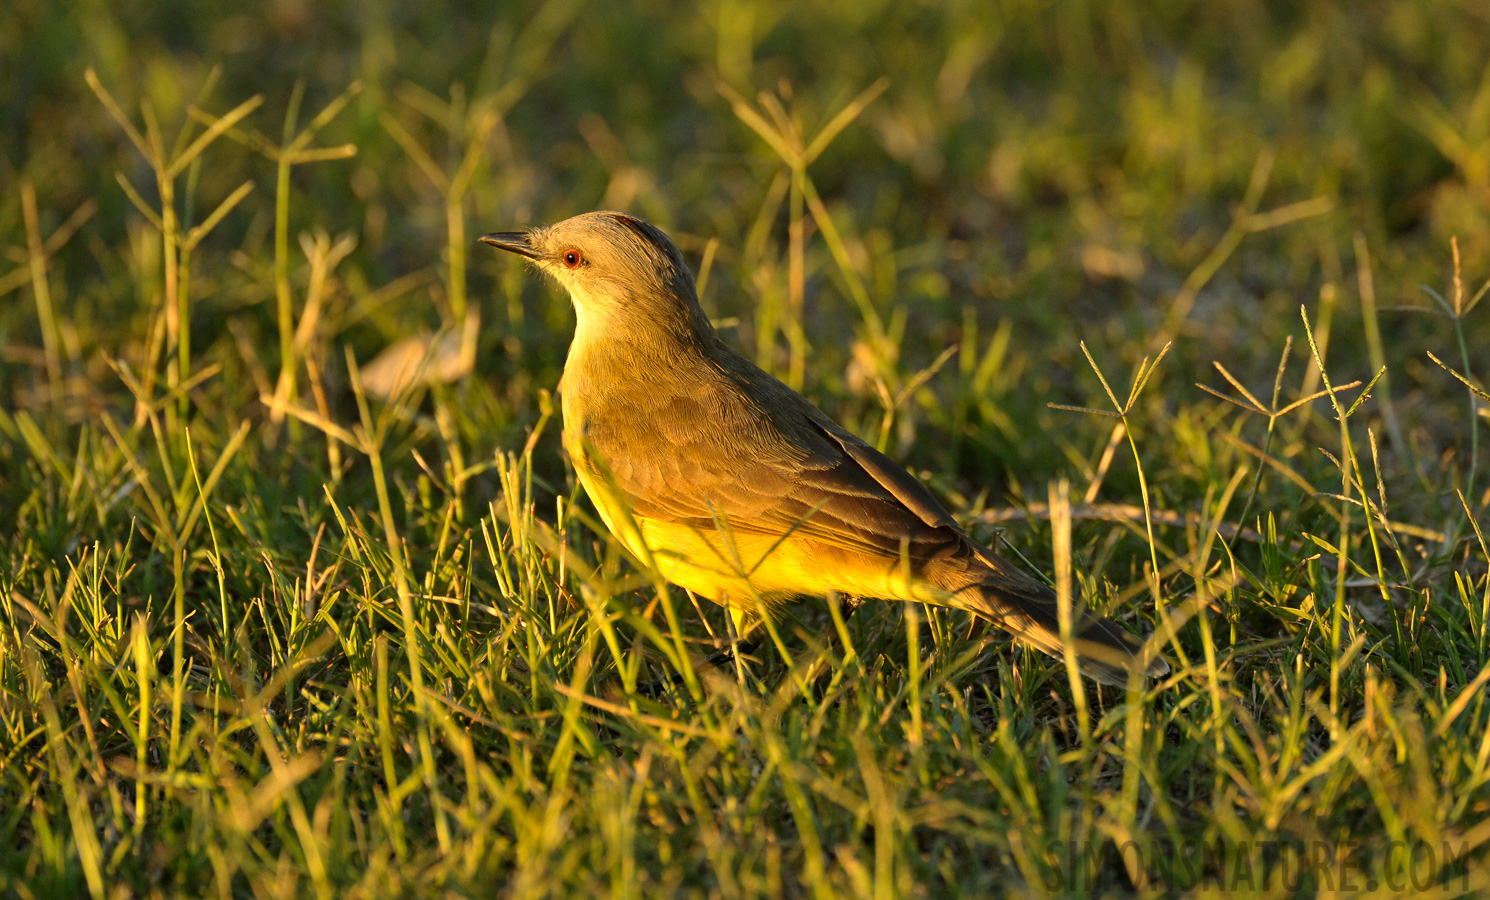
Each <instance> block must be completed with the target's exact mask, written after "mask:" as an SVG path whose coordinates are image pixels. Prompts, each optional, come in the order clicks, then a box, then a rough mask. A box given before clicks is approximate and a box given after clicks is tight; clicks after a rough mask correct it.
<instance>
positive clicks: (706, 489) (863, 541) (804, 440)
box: [585, 359, 966, 559]
mask: <svg viewBox="0 0 1490 900" xmlns="http://www.w3.org/2000/svg"><path fill="white" fill-rule="evenodd" d="M741 362H744V360H743V359H742V360H741ZM746 366H749V368H747V369H744V370H743V371H736V370H734V367H731V369H730V370H723V369H721V370H718V371H717V374H718V375H719V376H720V377H718V378H715V379H708V380H704V381H701V382H700V383H697V384H693V385H689V386H687V388H686V389H685V390H681V391H673V392H670V395H669V396H666V397H651V398H642V397H632V398H629V399H628V402H624V403H620V404H616V406H617V407H618V408H624V409H628V410H629V411H630V415H627V416H614V417H612V416H606V415H604V413H603V412H601V414H599V415H596V416H594V417H593V418H592V419H591V420H590V421H588V422H587V427H586V431H585V434H586V439H587V440H588V441H589V442H590V446H591V449H592V451H593V453H594V454H596V455H598V456H599V457H600V460H601V461H602V462H603V464H604V465H605V467H606V468H607V469H608V470H609V476H610V478H611V479H612V480H613V481H614V483H615V486H616V487H617V488H619V489H620V490H621V492H622V493H623V494H624V495H625V496H626V498H627V500H628V501H629V502H630V504H631V508H632V512H634V513H635V514H637V515H639V516H643V517H646V518H649V519H656V520H661V521H667V522H676V523H679V524H688V525H693V526H694V527H697V528H699V529H701V530H713V529H716V528H718V527H719V523H720V522H721V521H723V522H726V523H728V527H729V528H731V529H733V530H740V531H752V532H757V533H765V534H771V535H784V534H786V533H787V532H788V531H794V532H796V533H800V534H803V535H804V536H810V537H812V538H814V539H817V540H821V541H823V542H825V543H829V544H833V545H835V546H840V547H844V548H846V549H853V550H858V551H861V552H870V553H875V554H882V555H888V556H894V557H898V556H899V555H900V553H901V547H902V542H907V544H906V546H907V551H908V552H909V554H910V557H911V558H913V559H929V558H933V557H940V556H945V555H946V554H948V553H955V552H959V551H961V550H962V549H963V547H962V545H963V544H964V543H965V541H966V537H965V535H964V534H963V533H962V531H961V530H960V529H959V528H958V527H957V525H956V522H955V521H954V520H953V519H952V517H951V516H950V515H948V513H947V511H946V510H945V509H944V508H943V507H942V505H941V504H940V503H938V502H937V500H936V498H934V497H933V496H932V495H931V493H930V492H929V491H927V490H926V488H925V487H924V486H922V484H921V483H920V482H919V481H917V480H916V479H915V478H913V477H911V476H910V475H909V474H908V473H907V472H906V471H905V470H904V469H903V468H901V467H900V466H898V465H896V464H895V463H894V462H893V461H892V460H891V459H890V458H889V457H887V456H885V455H884V454H882V453H880V452H879V451H877V450H875V449H874V448H873V447H870V446H869V445H868V444H866V443H864V442H863V441H861V440H860V439H859V438H857V437H855V436H854V435H853V434H851V433H849V432H848V431H846V430H844V429H843V428H841V427H840V426H838V425H837V424H836V423H834V422H833V421H832V420H831V419H829V418H828V417H827V416H826V415H824V414H823V413H822V412H821V411H819V410H818V409H817V408H816V407H814V406H812V405H811V404H810V403H808V402H807V401H806V400H805V399H803V398H802V397H801V395H799V394H797V393H796V392H795V391H792V390H791V389H790V388H788V387H786V385H784V384H782V383H781V382H779V381H777V380H776V379H774V378H771V377H770V376H769V375H766V374H765V373H764V372H760V370H758V369H755V368H754V366H751V365H750V364H749V363H746ZM752 370H753V371H752ZM641 409H645V410H646V414H645V415H641V416H638V415H636V413H637V411H638V410H641ZM658 438H661V439H662V440H661V442H660V443H661V444H662V445H663V447H664V448H665V449H662V450H661V451H659V450H658V449H657V445H658V443H659V441H658ZM601 477H605V476H604V473H602V474H601Z"/></svg>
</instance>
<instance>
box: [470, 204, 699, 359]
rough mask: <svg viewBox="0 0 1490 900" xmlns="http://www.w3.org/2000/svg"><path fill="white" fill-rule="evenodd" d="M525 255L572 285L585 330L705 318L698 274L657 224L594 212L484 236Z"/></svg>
mask: <svg viewBox="0 0 1490 900" xmlns="http://www.w3.org/2000/svg"><path fill="white" fill-rule="evenodd" d="M481 241H482V242H483V243H487V244H491V245H492V246H493V247H497V248H499V249H502V250H507V251H510V252H512V253H516V254H518V255H519V256H523V257H526V258H527V259H528V260H530V261H531V262H532V263H533V265H535V266H537V267H538V268H539V269H540V270H542V271H543V272H545V273H547V274H548V275H551V276H552V277H553V278H554V280H556V281H558V282H559V284H561V285H563V287H564V288H565V289H566V290H568V292H569V297H570V299H571V300H572V301H573V302H574V308H575V313H576V315H577V317H578V319H579V322H580V327H581V328H582V329H583V328H585V327H586V325H587V323H593V324H595V325H600V326H601V327H603V328H605V329H606V330H607V331H613V330H615V329H617V328H619V327H623V326H626V325H640V324H647V325H654V326H655V325H656V324H680V325H684V326H686V327H689V328H693V327H697V325H698V324H699V322H700V321H702V323H703V325H704V327H707V324H708V320H707V319H705V318H704V316H703V313H702V311H701V310H700V308H699V305H698V296H697V294H696V292H695V289H694V284H693V274H692V273H691V272H689V271H688V266H687V264H686V263H684V261H683V254H682V253H680V252H679V251H678V248H677V247H676V246H674V245H673V242H672V241H671V240H669V239H668V236H667V235H665V234H663V233H662V231H661V230H660V229H658V228H657V227H656V226H654V225H652V224H651V223H649V222H645V221H643V220H641V219H638V218H636V217H635V216H630V215H627V214H625V213H618V212H591V213H584V214H582V215H578V216H575V217H574V218H572V219H565V220H564V221H562V222H559V223H557V224H554V225H550V226H548V227H546V228H534V229H532V230H529V231H504V232H498V233H496V234H488V235H483V236H482V238H481Z"/></svg>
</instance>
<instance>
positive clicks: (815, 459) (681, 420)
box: [480, 211, 1168, 685]
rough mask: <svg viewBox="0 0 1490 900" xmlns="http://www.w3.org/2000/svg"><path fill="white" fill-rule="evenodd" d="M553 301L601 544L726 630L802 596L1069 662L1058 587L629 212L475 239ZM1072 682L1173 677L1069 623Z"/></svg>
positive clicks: (567, 412) (571, 426)
mask: <svg viewBox="0 0 1490 900" xmlns="http://www.w3.org/2000/svg"><path fill="white" fill-rule="evenodd" d="M480 240H481V241H482V242H483V243H486V244H489V245H491V246H493V247H496V248H498V249H500V250H505V251H508V252H511V253H515V254H517V255H518V256H521V257H523V258H525V259H526V260H528V261H529V263H531V264H532V266H534V267H535V268H537V269H538V270H539V271H541V272H542V273H544V274H546V275H548V276H550V277H551V278H552V279H553V280H555V281H556V282H558V284H559V285H560V286H561V287H562V288H564V289H565V290H566V291H567V292H568V294H569V298H570V300H571V301H572V303H573V305H574V310H575V329H574V336H573V339H572V341H571V343H570V346H569V352H568V357H567V359H566V360H565V364H564V371H563V375H562V376H561V378H560V382H559V395H560V399H561V405H562V416H563V430H562V431H563V439H562V443H563V446H564V449H565V451H566V452H567V453H568V455H569V457H570V459H571V461H572V463H573V466H574V470H575V473H576V475H577V477H578V479H579V481H580V484H581V485H582V486H583V487H584V489H585V492H586V494H587V495H588V496H589V498H590V500H591V502H592V503H593V504H594V506H595V509H596V511H597V512H598V513H599V515H600V519H601V521H602V522H603V523H604V525H605V527H606V528H607V529H608V530H609V531H610V533H611V534H612V535H613V536H614V537H615V539H616V540H617V541H619V542H620V544H622V545H623V546H624V547H625V548H626V549H627V550H628V551H630V553H631V554H632V555H633V556H634V557H635V558H636V559H638V560H640V561H642V562H643V564H644V565H655V567H656V569H657V571H658V572H659V573H660V574H661V575H662V576H663V577H664V578H665V579H666V580H667V581H668V582H670V583H672V584H674V585H677V586H679V587H681V588H683V589H685V590H687V591H689V592H690V593H691V594H693V595H697V596H702V597H705V598H707V599H709V600H711V601H713V602H715V603H717V604H719V605H721V606H723V607H725V608H726V610H727V611H728V614H729V616H730V618H731V620H732V621H733V624H734V626H735V631H736V634H737V635H742V636H743V635H746V634H748V633H749V632H750V631H751V629H753V628H754V627H756V626H758V625H759V624H760V621H761V619H762V617H764V616H773V617H774V616H776V615H778V614H779V613H780V612H781V611H782V609H783V608H784V607H785V606H786V605H787V604H790V603H793V602H798V601H800V600H802V599H804V598H810V597H830V596H838V597H847V598H859V599H870V598H877V599H883V600H890V601H895V600H900V601H920V602H923V603H931V604H937V605H940V606H944V607H950V608H954V609H960V610H964V611H967V612H969V613H971V614H972V615H974V616H975V617H978V618H981V619H984V620H987V621H988V622H990V623H992V624H994V625H996V626H998V627H1000V628H1002V629H1004V630H1006V631H1008V632H1009V633H1010V634H1011V635H1012V636H1013V638H1014V639H1015V640H1016V641H1019V642H1021V643H1024V644H1028V645H1030V646H1032V647H1035V648H1038V649H1039V650H1042V651H1044V652H1046V653H1048V654H1050V655H1052V656H1055V657H1057V658H1062V656H1063V653H1064V649H1065V644H1064V643H1063V641H1062V637H1061V622H1060V608H1059V604H1058V602H1057V596H1056V594H1055V592H1054V591H1053V590H1051V588H1050V587H1049V586H1048V585H1046V584H1045V583H1043V582H1041V581H1040V580H1038V579H1036V578H1035V577H1033V576H1032V575H1030V574H1028V573H1027V572H1025V571H1024V570H1022V569H1020V568H1019V567H1018V566H1016V565H1014V564H1013V563H1010V562H1009V561H1008V560H1006V559H1004V558H1003V557H1001V556H999V555H998V554H997V553H995V552H994V551H993V550H992V549H990V548H989V547H987V546H984V545H983V544H981V543H979V542H978V541H977V540H975V539H974V538H973V537H972V536H971V535H969V534H968V532H967V531H966V530H965V529H964V528H962V527H961V526H960V525H959V524H958V523H957V521H956V520H955V519H954V518H953V517H952V515H951V514H950V513H949V512H948V511H947V510H946V508H945V507H944V506H943V505H942V504H941V503H940V502H938V501H937V499H936V498H935V497H934V496H933V495H932V493H931V492H930V491H929V490H928V489H927V488H926V487H925V486H924V485H923V484H921V482H920V481H918V480H917V479H916V478H915V477H913V476H912V475H911V474H910V473H908V472H907V471H906V470H905V469H904V468H902V467H901V466H900V465H898V464H896V463H895V461H894V460H892V459H891V458H890V457H888V456H886V455H885V454H884V453H881V452H880V451H878V450H876V449H875V448H873V447H871V446H870V445H869V444H867V443H865V442H864V441H863V440H861V439H860V438H859V437H857V436H856V435H854V434H853V433H852V432H850V431H848V430H847V429H845V428H843V427H842V426H840V425H839V424H838V423H837V422H835V421H834V420H833V419H831V418H830V417H829V416H827V415H826V414H825V413H823V412H822V411H821V410H820V409H818V408H817V407H816V406H814V405H813V404H812V403H811V402H810V401H809V400H807V398H805V397H803V396H802V395H801V394H800V393H798V392H797V391H795V390H793V389H792V388H791V387H789V386H787V385H786V384H785V383H783V382H782V381H780V380H778V379H777V378H775V377H774V376H772V375H770V374H769V373H767V372H766V371H764V370H763V369H761V368H760V367H759V366H757V365H756V364H755V363H753V362H752V361H750V360H749V359H747V358H746V357H745V356H744V355H742V354H741V353H740V352H739V351H737V350H735V349H734V348H733V347H731V346H730V345H729V344H728V343H727V342H726V341H725V340H724V339H723V338H721V337H720V336H719V335H718V334H717V333H716V332H715V330H714V327H713V325H712V324H711V323H710V321H709V319H708V317H707V316H706V315H705V313H704V311H703V308H702V307H701V306H700V305H699V300H698V292H697V289H696V286H695V282H694V277H693V274H692V272H691V271H690V270H689V268H688V265H687V263H686V262H685V260H684V258H683V255H682V253H681V252H680V251H679V250H678V248H677V246H676V245H675V244H674V243H673V241H672V240H671V239H670V238H669V237H668V236H667V235H666V234H665V233H664V232H663V231H662V230H661V229H659V228H657V227H656V226H654V225H652V224H651V223H649V222H647V221H645V220H643V219H641V218H638V217H636V216H633V215H629V214H626V213H622V212H611V211H601V212H588V213H583V214H581V215H577V216H574V217H573V218H569V219H565V220H563V221H561V222H558V223H556V224H553V225H549V226H547V227H533V228H529V229H527V230H523V231H505V232H496V233H492V234H487V235H483V236H482V237H481V238H480ZM1071 616H1072V618H1071V623H1070V626H1069V627H1070V631H1069V632H1068V633H1069V635H1070V639H1071V646H1072V649H1073V650H1074V656H1075V659H1076V663H1077V665H1078V667H1079V669H1080V671H1081V672H1082V673H1083V674H1084V675H1086V676H1087V677H1089V678H1092V679H1094V680H1096V681H1098V682H1100V683H1105V684H1114V685H1126V684H1127V683H1128V676H1129V673H1130V671H1131V670H1132V669H1133V668H1135V667H1139V669H1140V671H1142V672H1144V674H1146V675H1148V676H1151V677H1152V676H1160V675H1163V674H1165V673H1167V672H1168V665H1167V664H1166V663H1165V662H1164V660H1163V659H1162V658H1161V657H1159V656H1158V655H1157V654H1153V653H1145V651H1144V646H1143V642H1142V641H1141V640H1140V639H1139V638H1138V637H1137V636H1135V635H1133V634H1131V633H1129V632H1128V631H1126V630H1125V629H1124V628H1123V627H1122V626H1120V625H1118V624H1116V623H1114V622H1112V621H1109V620H1107V619H1104V618H1101V617H1099V616H1096V615H1093V614H1091V613H1089V612H1085V611H1083V610H1081V609H1080V608H1076V607H1075V606H1074V605H1073V607H1072V611H1071Z"/></svg>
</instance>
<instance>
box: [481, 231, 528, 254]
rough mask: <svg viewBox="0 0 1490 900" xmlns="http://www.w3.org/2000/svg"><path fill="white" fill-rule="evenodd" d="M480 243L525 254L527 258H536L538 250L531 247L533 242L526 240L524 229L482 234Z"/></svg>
mask: <svg viewBox="0 0 1490 900" xmlns="http://www.w3.org/2000/svg"><path fill="white" fill-rule="evenodd" d="M481 243H483V244H491V245H492V246H493V247H496V248H497V249H499V250H506V251H508V252H511V253H516V254H517V255H518V256H526V257H527V258H528V259H537V258H538V251H537V250H534V249H533V244H532V242H531V241H529V240H528V234H527V232H525V231H498V232H495V233H493V234H483V235H482V236H481Z"/></svg>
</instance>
